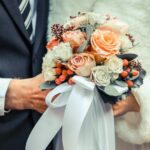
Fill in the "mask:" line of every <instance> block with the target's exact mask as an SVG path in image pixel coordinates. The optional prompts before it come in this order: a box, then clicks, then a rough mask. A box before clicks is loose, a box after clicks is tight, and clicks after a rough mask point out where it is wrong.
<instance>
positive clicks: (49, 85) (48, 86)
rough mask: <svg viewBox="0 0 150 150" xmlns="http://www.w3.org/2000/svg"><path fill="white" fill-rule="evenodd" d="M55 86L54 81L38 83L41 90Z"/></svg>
mask: <svg viewBox="0 0 150 150" xmlns="http://www.w3.org/2000/svg"><path fill="white" fill-rule="evenodd" d="M55 87H56V84H55V83H54V82H44V83H43V84H41V85H40V89H41V90H48V89H53V88H55Z"/></svg>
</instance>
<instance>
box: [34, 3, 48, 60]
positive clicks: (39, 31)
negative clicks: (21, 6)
mask: <svg viewBox="0 0 150 150" xmlns="http://www.w3.org/2000/svg"><path fill="white" fill-rule="evenodd" d="M47 19H48V0H38V4H37V24H36V32H35V43H34V48H33V58H34V57H35V55H36V53H37V51H38V49H39V46H40V44H41V41H42V38H45V37H44V36H46V35H45V33H46V30H47Z"/></svg>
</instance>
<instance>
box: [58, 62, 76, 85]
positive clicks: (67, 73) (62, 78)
mask: <svg viewBox="0 0 150 150" xmlns="http://www.w3.org/2000/svg"><path fill="white" fill-rule="evenodd" d="M55 72H56V76H57V78H56V79H55V84H57V85H60V84H62V83H64V82H66V81H67V82H68V84H69V85H72V84H74V82H73V80H72V77H73V75H74V72H73V71H72V70H70V69H68V67H67V66H65V65H63V64H61V63H57V64H56V68H55Z"/></svg>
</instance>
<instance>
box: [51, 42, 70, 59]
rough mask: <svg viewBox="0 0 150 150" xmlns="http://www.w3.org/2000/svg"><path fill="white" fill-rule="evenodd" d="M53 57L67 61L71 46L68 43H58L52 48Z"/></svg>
mask: <svg viewBox="0 0 150 150" xmlns="http://www.w3.org/2000/svg"><path fill="white" fill-rule="evenodd" d="M52 52H53V54H54V57H55V59H61V60H62V61H67V60H68V59H69V58H71V57H72V48H71V47H70V44H69V43H60V44H59V45H58V46H55V47H54V48H53V49H52Z"/></svg>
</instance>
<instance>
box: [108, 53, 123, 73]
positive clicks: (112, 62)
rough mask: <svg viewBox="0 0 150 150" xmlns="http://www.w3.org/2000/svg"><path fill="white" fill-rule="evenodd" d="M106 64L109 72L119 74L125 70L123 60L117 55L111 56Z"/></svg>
mask: <svg viewBox="0 0 150 150" xmlns="http://www.w3.org/2000/svg"><path fill="white" fill-rule="evenodd" d="M105 65H106V66H107V67H108V71H109V73H114V74H119V73H121V72H122V71H123V62H122V59H120V58H118V57H117V56H112V57H110V58H109V59H108V60H107V61H106V62H105Z"/></svg>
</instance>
